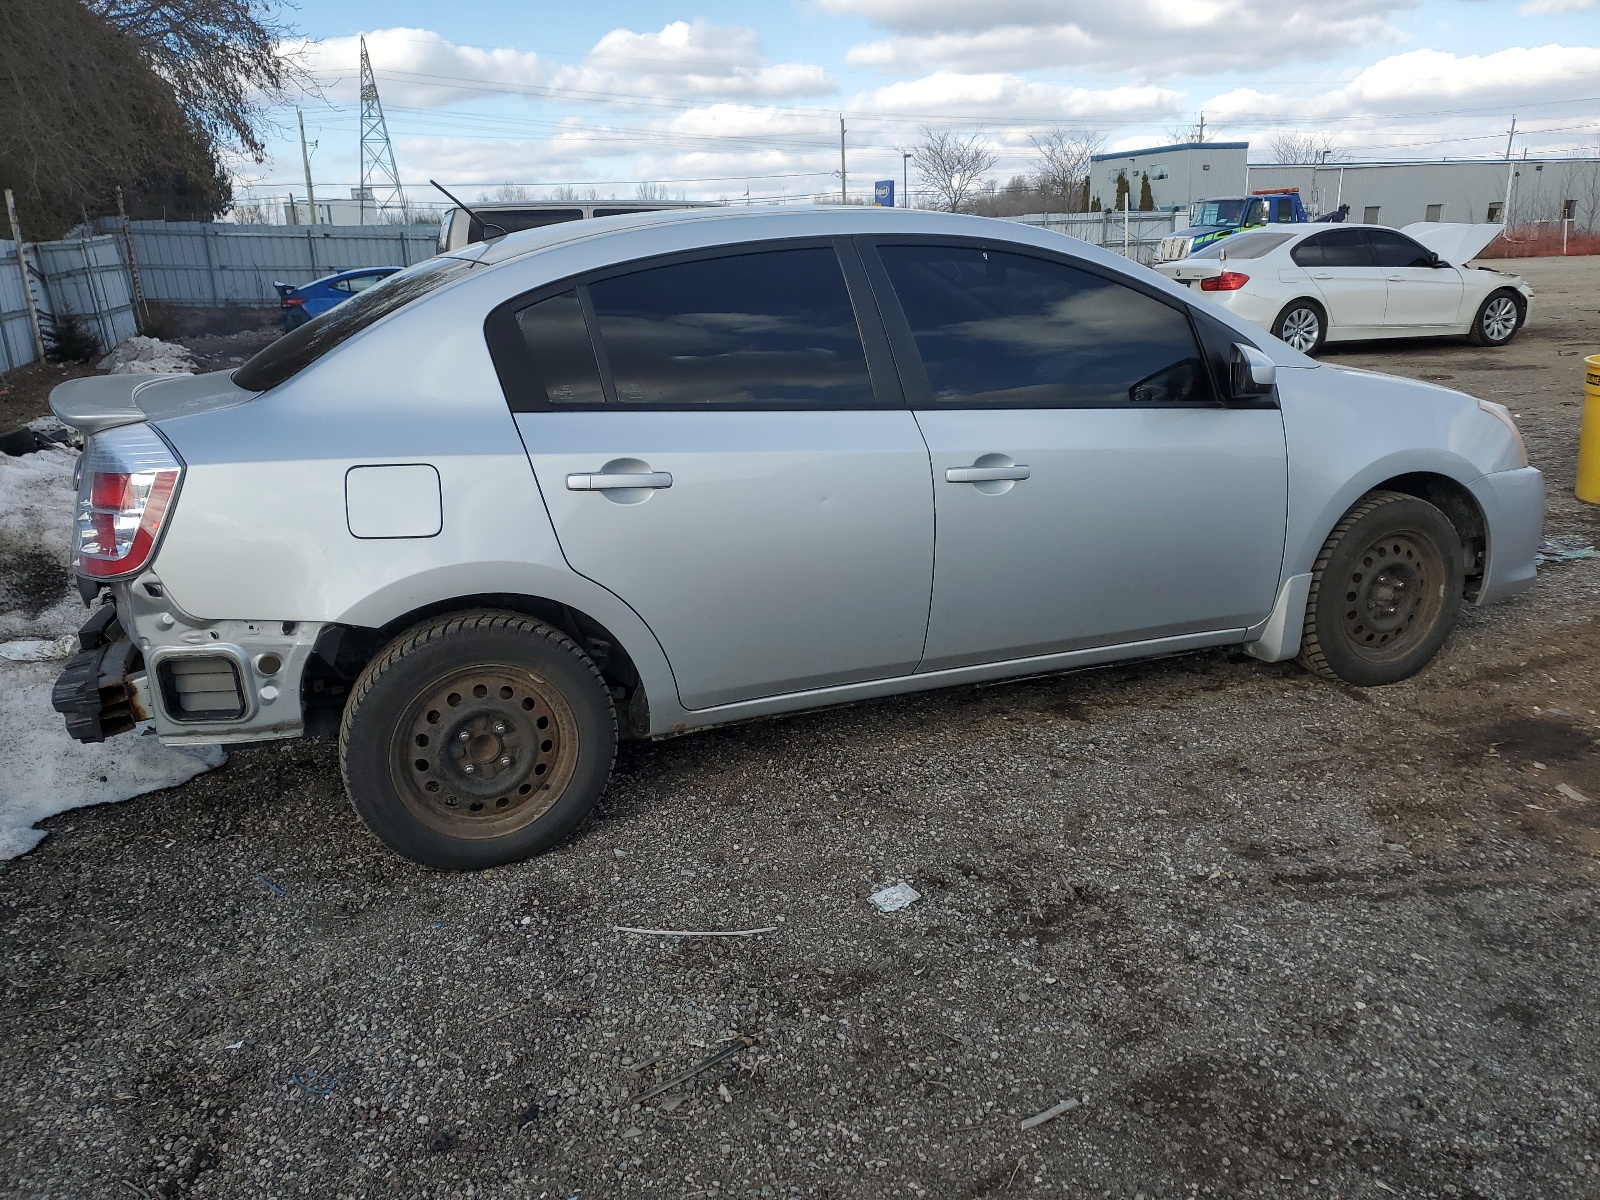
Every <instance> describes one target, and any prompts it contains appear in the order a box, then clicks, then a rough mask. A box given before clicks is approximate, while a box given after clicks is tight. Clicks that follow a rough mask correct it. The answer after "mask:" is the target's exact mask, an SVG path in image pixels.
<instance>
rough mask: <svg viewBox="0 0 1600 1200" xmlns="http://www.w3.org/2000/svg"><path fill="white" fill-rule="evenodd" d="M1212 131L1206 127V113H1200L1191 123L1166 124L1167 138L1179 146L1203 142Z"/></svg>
mask: <svg viewBox="0 0 1600 1200" xmlns="http://www.w3.org/2000/svg"><path fill="white" fill-rule="evenodd" d="M1213 132H1214V131H1213V130H1210V129H1207V128H1206V115H1205V113H1201V114H1200V119H1199V120H1198V121H1196V122H1194V123H1193V124H1192V125H1191V124H1182V125H1169V126H1167V140H1168V141H1169V142H1172V143H1174V144H1175V145H1179V146H1192V145H1194V144H1196V143H1197V142H1203V141H1205V140H1206V138H1207V137H1209V136H1210V135H1211V134H1212V133H1213Z"/></svg>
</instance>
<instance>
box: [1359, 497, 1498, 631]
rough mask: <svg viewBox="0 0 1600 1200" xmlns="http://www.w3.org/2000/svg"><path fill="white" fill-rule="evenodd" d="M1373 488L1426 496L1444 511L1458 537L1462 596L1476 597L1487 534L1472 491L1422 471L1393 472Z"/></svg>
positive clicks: (1486, 555) (1484, 563)
mask: <svg viewBox="0 0 1600 1200" xmlns="http://www.w3.org/2000/svg"><path fill="white" fill-rule="evenodd" d="M1374 490H1375V491H1390V492H1404V493H1405V494H1406V495H1408V496H1415V497H1416V498H1417V499H1419V500H1426V501H1427V502H1428V503H1429V504H1431V505H1433V506H1434V507H1435V508H1437V509H1438V510H1439V511H1440V512H1442V513H1444V515H1445V517H1446V519H1448V520H1449V522H1450V524H1452V525H1454V526H1455V529H1456V533H1457V534H1458V535H1459V536H1460V538H1461V566H1462V571H1463V587H1462V589H1461V591H1462V598H1463V599H1466V600H1476V599H1477V598H1478V593H1479V591H1481V590H1482V588H1483V572H1484V569H1485V568H1486V567H1487V565H1488V559H1489V535H1488V527H1487V525H1486V524H1485V522H1484V519H1483V510H1482V509H1481V508H1479V507H1478V501H1477V500H1476V499H1475V498H1474V497H1473V495H1472V493H1471V492H1469V491H1468V490H1467V489H1466V488H1465V487H1464V486H1463V485H1462V484H1459V483H1457V482H1456V481H1455V480H1454V479H1451V478H1450V477H1449V476H1448V475H1434V474H1431V473H1429V472H1426V471H1417V472H1413V473H1412V474H1409V475H1396V476H1395V477H1394V478H1393V479H1386V480H1384V481H1383V482H1382V483H1380V484H1378V485H1377V487H1376V488H1375V489H1374Z"/></svg>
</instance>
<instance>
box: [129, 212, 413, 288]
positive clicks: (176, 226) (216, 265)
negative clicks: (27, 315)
mask: <svg viewBox="0 0 1600 1200" xmlns="http://www.w3.org/2000/svg"><path fill="white" fill-rule="evenodd" d="M129 228H130V232H131V233H132V237H133V256H134V260H135V262H136V263H137V265H138V269H139V281H140V283H141V285H142V286H143V289H144V294H145V298H146V299H148V300H157V301H163V302H165V303H168V304H200V305H223V304H243V305H269V304H276V303H277V302H278V293H277V291H276V290H274V288H273V286H272V285H273V283H274V281H280V282H283V283H290V284H302V283H310V282H311V281H312V280H313V279H320V278H322V277H323V276H324V275H331V274H333V273H334V272H335V271H349V270H354V269H355V268H357V267H408V266H410V265H411V264H412V263H414V262H420V261H421V260H422V259H424V258H428V257H429V256H431V255H432V254H433V253H434V252H435V250H436V249H437V246H438V237H439V227H438V226H437V225H298V226H297V225H226V224H218V223H209V222H201V221H134V222H132V223H131V225H130V227H129Z"/></svg>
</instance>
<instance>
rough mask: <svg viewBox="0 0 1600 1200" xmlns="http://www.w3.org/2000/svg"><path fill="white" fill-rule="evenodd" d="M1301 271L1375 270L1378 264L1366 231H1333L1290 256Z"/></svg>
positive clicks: (1323, 234) (1314, 239) (1304, 244)
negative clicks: (1317, 269) (1335, 269)
mask: <svg viewBox="0 0 1600 1200" xmlns="http://www.w3.org/2000/svg"><path fill="white" fill-rule="evenodd" d="M1289 257H1290V258H1292V259H1294V262H1295V265H1296V266H1300V267H1375V266H1377V265H1378V260H1377V259H1376V258H1374V257H1373V255H1372V247H1371V246H1369V245H1368V244H1367V234H1366V230H1364V229H1330V230H1329V231H1328V232H1327V233H1319V234H1317V235H1316V236H1315V237H1309V238H1307V239H1306V240H1305V241H1303V242H1301V243H1300V244H1299V245H1298V246H1296V247H1295V248H1294V249H1293V250H1291V251H1290V252H1289Z"/></svg>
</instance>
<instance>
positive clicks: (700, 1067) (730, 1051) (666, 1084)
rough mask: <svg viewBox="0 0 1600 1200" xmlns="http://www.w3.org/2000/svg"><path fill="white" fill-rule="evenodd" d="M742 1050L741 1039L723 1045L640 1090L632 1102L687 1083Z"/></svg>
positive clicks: (652, 1097)
mask: <svg viewBox="0 0 1600 1200" xmlns="http://www.w3.org/2000/svg"><path fill="white" fill-rule="evenodd" d="M744 1050H745V1043H744V1042H743V1041H738V1042H735V1043H733V1045H731V1046H725V1047H723V1048H722V1049H721V1050H718V1051H717V1052H716V1053H715V1054H713V1055H712V1056H711V1057H710V1058H706V1059H702V1060H701V1061H700V1062H698V1063H696V1064H695V1065H694V1066H692V1067H690V1068H689V1069H688V1070H687V1071H685V1072H684V1073H683V1074H682V1075H674V1076H673V1077H672V1078H671V1079H668V1080H665V1081H663V1082H661V1083H658V1084H656V1085H655V1087H653V1088H650V1089H649V1090H648V1091H644V1092H640V1093H639V1094H638V1095H637V1096H635V1097H634V1098H633V1103H635V1104H643V1103H644V1102H645V1101H646V1100H653V1099H655V1098H656V1097H657V1096H659V1095H661V1093H662V1092H665V1091H669V1090H670V1089H672V1088H675V1087H677V1086H678V1085H679V1084H680V1083H688V1082H689V1080H691V1079H693V1078H694V1077H695V1076H696V1075H698V1074H700V1072H702V1071H709V1070H710V1069H711V1068H712V1067H714V1066H716V1065H717V1064H718V1063H720V1062H726V1061H727V1060H728V1059H730V1058H732V1057H733V1056H734V1055H736V1054H740V1053H743V1051H744Z"/></svg>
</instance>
